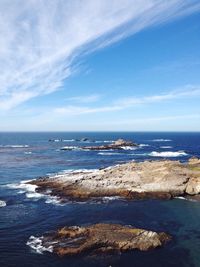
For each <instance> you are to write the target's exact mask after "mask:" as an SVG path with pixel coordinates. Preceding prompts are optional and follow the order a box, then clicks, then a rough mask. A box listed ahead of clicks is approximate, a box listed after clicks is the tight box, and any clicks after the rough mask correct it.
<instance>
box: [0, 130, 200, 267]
mask: <svg viewBox="0 0 200 267" xmlns="http://www.w3.org/2000/svg"><path fill="white" fill-rule="evenodd" d="M83 137H88V138H89V139H91V140H92V141H97V142H96V143H95V142H92V143H91V144H93V145H99V144H105V143H104V142H105V141H112V140H116V139H117V138H119V137H122V138H125V139H128V140H133V141H135V142H136V143H138V144H142V145H141V146H140V147H139V148H138V149H136V150H123V151H116V152H115V151H108V152H104V153H103V154H102V153H101V152H99V151H79V150H77V149H75V150H72V151H62V150H60V148H61V147H63V146H81V145H88V144H89V143H80V142H78V141H73V139H81V138H83ZM49 139H55V140H56V139H58V141H57V142H49ZM60 139H62V142H61V141H60ZM152 152H154V153H152ZM155 152H156V153H155ZM163 152H168V153H167V154H166V153H165V154H163ZM173 152H178V154H177V153H176V154H173ZM183 152H184V154H183ZM181 153H182V154H181ZM153 155H154V156H153ZM155 155H157V156H159V157H157V156H155ZM162 155H165V157H166V156H167V157H168V156H169V158H170V159H173V160H177V159H179V160H181V161H186V160H187V159H188V158H189V157H191V156H199V157H200V133H1V134H0V200H3V201H5V202H6V204H7V205H6V206H5V207H1V208H0V266H3V267H12V266H19V267H21V266H22V267H23V266H25V267H26V266H27V267H29V266H38V267H43V266H54V267H60V266H68V267H71V266H81V267H82V266H83V267H84V266H89V267H90V266H106V267H107V266H109V265H111V266H112V267H114V266H116V267H117V266H120V267H122V266H134V267H135V266H137V267H140V266H141V267H144V266H156V267H158V266H159V267H160V266H162V267H165V266H166V267H169V266H170V267H171V266H176V267H177V266H181V267H182V266H194V267H199V266H200V203H199V202H191V201H186V200H181V199H174V200H172V201H159V200H154V201H153V200H150V201H128V202H127V201H122V200H112V201H107V202H106V203H104V202H96V203H95V202H87V203H82V204H80V203H66V204H65V205H64V206H61V205H59V203H57V202H56V201H54V199H45V198H40V197H37V196H34V194H32V195H31V194H30V192H27V191H26V190H25V189H24V188H22V187H21V185H20V183H21V182H22V181H24V180H29V179H34V178H37V177H39V176H44V175H47V174H49V173H52V174H55V173H57V172H61V171H63V170H65V171H67V170H77V169H96V168H100V167H106V166H110V165H114V164H118V163H123V162H127V161H130V160H136V161H141V160H145V159H151V160H152V159H162ZM174 155H176V156H174ZM177 155H178V156H177ZM170 156H174V157H170ZM97 222H113V223H121V224H124V225H132V226H135V227H142V228H147V229H151V230H155V231H165V232H168V233H169V234H171V235H172V236H173V241H171V242H170V243H168V244H167V245H166V246H164V247H162V248H160V249H156V250H153V251H149V252H139V251H132V252H127V253H123V254H121V255H107V256H98V257H92V256H87V255H84V256H78V257H77V256H76V257H63V258H59V257H57V256H56V255H53V254H51V253H48V252H46V253H43V254H38V253H36V252H35V251H34V250H32V249H31V248H30V247H29V246H27V245H26V242H27V240H28V239H29V237H30V236H31V235H34V236H41V235H42V234H43V233H45V232H47V231H50V230H55V229H57V228H58V227H62V226H64V225H87V224H91V223H97Z"/></svg>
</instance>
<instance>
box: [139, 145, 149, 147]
mask: <svg viewBox="0 0 200 267" xmlns="http://www.w3.org/2000/svg"><path fill="white" fill-rule="evenodd" d="M146 146H150V145H149V144H140V145H139V147H146Z"/></svg>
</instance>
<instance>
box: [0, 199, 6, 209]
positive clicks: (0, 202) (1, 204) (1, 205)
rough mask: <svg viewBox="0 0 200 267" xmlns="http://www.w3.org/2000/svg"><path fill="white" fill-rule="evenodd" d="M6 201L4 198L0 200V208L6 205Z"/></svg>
mask: <svg viewBox="0 0 200 267" xmlns="http://www.w3.org/2000/svg"><path fill="white" fill-rule="evenodd" d="M5 206H6V202H5V201H4V200H0V208H2V207H5Z"/></svg>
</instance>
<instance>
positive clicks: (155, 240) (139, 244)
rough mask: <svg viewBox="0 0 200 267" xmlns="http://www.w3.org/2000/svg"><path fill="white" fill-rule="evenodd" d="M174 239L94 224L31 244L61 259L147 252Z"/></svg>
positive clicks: (109, 225) (49, 236)
mask: <svg viewBox="0 0 200 267" xmlns="http://www.w3.org/2000/svg"><path fill="white" fill-rule="evenodd" d="M170 240H171V236H170V235H168V234H166V233H164V232H161V233H156V232H153V231H148V230H144V229H138V228H133V227H130V226H122V225H119V224H103V223H102V224H94V225H90V226H87V227H78V226H71V227H63V228H62V229H59V230H58V231H56V232H53V233H48V234H46V235H45V236H42V237H39V238H36V237H34V236H31V237H30V239H29V241H28V242H27V245H29V246H31V247H32V248H34V249H35V250H38V252H41V253H42V252H43V251H49V252H53V253H56V254H57V255H59V256H64V255H66V256H73V255H77V254H94V255H95V254H101V253H120V252H124V251H130V250H134V249H138V250H141V251H147V250H150V249H154V248H157V247H160V246H162V245H164V244H165V243H166V242H168V241H170Z"/></svg>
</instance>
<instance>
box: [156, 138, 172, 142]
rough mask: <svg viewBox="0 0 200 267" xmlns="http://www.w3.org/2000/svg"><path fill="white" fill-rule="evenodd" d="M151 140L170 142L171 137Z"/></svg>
mask: <svg viewBox="0 0 200 267" xmlns="http://www.w3.org/2000/svg"><path fill="white" fill-rule="evenodd" d="M152 141H153V142H171V141H172V140H171V139H162V138H161V139H153V140H152Z"/></svg>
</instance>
